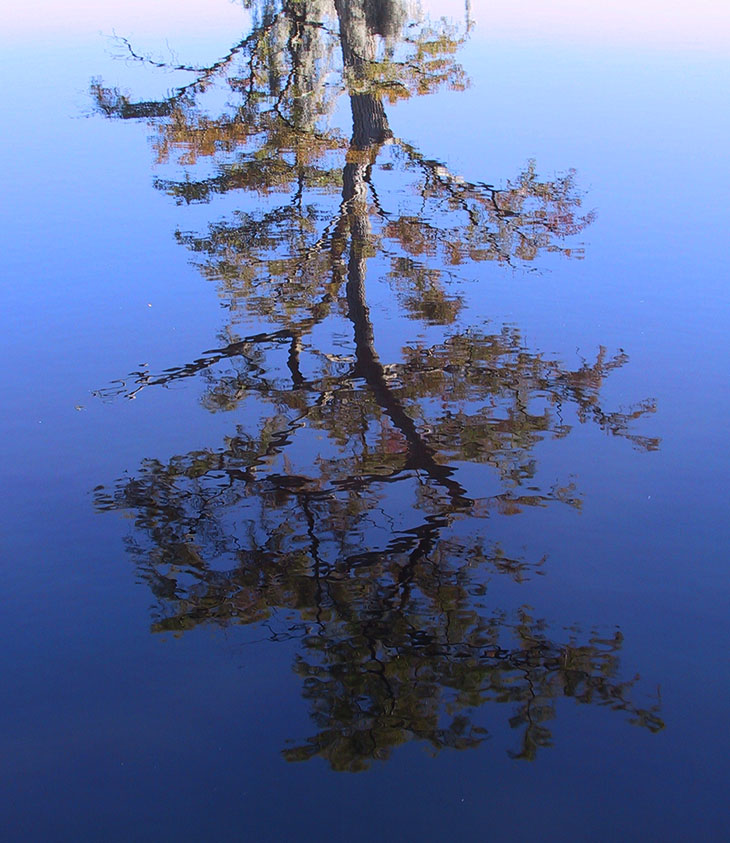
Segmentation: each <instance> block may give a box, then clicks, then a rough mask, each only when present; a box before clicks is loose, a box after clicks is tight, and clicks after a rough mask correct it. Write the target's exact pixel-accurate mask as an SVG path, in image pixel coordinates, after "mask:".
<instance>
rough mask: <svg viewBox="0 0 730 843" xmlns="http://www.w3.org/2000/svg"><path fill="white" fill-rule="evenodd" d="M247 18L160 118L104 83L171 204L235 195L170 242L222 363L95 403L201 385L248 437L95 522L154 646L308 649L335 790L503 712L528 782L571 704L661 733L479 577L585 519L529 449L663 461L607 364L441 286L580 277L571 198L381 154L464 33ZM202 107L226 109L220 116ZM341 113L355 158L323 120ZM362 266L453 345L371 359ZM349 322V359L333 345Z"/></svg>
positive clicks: (310, 683) (146, 485) (142, 477)
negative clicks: (552, 260) (466, 280)
mask: <svg viewBox="0 0 730 843" xmlns="http://www.w3.org/2000/svg"><path fill="white" fill-rule="evenodd" d="M247 5H248V6H250V7H251V8H252V9H253V11H254V18H253V27H252V31H251V34H250V35H248V36H247V37H246V38H245V39H243V40H242V41H241V42H239V43H238V44H237V45H236V46H235V47H234V48H233V49H232V50H231V51H230V52H229V54H228V55H227V56H226V57H224V58H223V59H222V60H220V61H218V62H216V63H215V64H213V65H211V66H210V67H207V68H198V69H195V70H192V69H191V72H193V73H194V80H193V81H192V82H190V83H189V84H187V85H185V86H183V87H181V88H179V89H178V90H176V91H174V92H173V93H172V94H170V95H169V96H167V97H165V98H164V99H161V100H159V101H148V102H133V101H132V100H131V99H130V98H129V97H128V96H126V95H124V94H122V93H120V92H119V91H117V90H114V89H110V88H107V87H104V86H103V84H102V83H101V82H95V83H94V84H93V86H92V92H93V94H94V97H95V101H96V104H97V107H98V109H99V111H101V112H102V113H103V114H105V115H106V116H108V117H116V118H123V119H130V118H131V119H140V118H142V119H146V120H148V121H149V122H150V125H151V128H152V132H153V138H154V147H155V150H156V155H157V158H158V160H159V161H160V162H166V161H170V160H175V161H176V162H177V163H178V164H179V165H181V166H182V167H183V172H184V175H183V176H182V177H180V176H176V177H175V178H167V179H158V181H157V182H156V185H157V187H158V188H160V189H162V190H165V191H166V192H168V193H169V194H170V195H171V196H173V197H175V199H176V200H177V201H179V202H184V203H190V202H208V201H211V199H212V198H213V197H215V196H216V195H220V194H228V193H232V192H238V193H237V195H238V196H240V202H239V203H238V204H239V206H240V209H239V210H236V211H235V212H233V213H232V214H231V215H230V216H229V217H226V218H223V219H222V220H218V221H216V222H213V223H211V224H210V225H209V227H208V230H207V231H206V232H204V233H193V232H178V234H177V237H178V240H179V241H180V242H181V243H182V244H184V245H186V246H187V247H188V248H189V249H191V250H192V252H193V253H194V254H195V255H196V257H197V259H198V260H199V262H200V266H201V269H202V271H203V273H204V274H205V275H206V276H208V277H210V278H211V279H213V280H214V281H215V282H216V283H217V284H218V289H219V292H220V295H221V296H222V298H223V300H224V303H225V305H226V307H227V309H228V311H229V315H230V320H229V324H228V326H227V328H226V330H225V332H224V337H225V340H224V342H223V344H221V345H220V347H218V348H217V349H214V350H211V351H208V352H206V353H205V354H203V355H201V356H199V357H198V358H196V359H194V360H192V361H191V362H188V363H184V364H182V365H180V366H177V367H173V368H170V369H168V370H166V371H165V372H162V373H159V374H152V373H149V372H146V371H145V372H136V373H133V374H132V375H131V376H130V377H129V378H127V379H125V380H124V381H121V382H118V383H116V384H114V385H113V386H112V387H111V388H110V389H108V390H103V391H102V394H104V395H126V396H127V397H135V396H136V395H138V394H139V392H140V390H142V389H144V388H146V387H150V386H155V385H157V386H165V385H169V384H170V383H172V382H174V381H177V380H180V379H183V378H188V377H191V376H194V375H201V376H202V377H203V378H204V380H205V384H206V392H205V396H204V399H203V400H204V404H205V406H207V407H208V409H210V410H211V411H216V410H232V409H234V408H239V409H240V410H241V411H242V414H243V415H242V417H245V418H247V421H246V423H245V424H243V423H242V424H240V425H239V426H238V427H237V429H236V431H235V433H234V434H233V435H231V436H230V437H228V438H227V439H226V440H225V442H224V443H222V445H221V446H220V447H218V448H211V449H206V450H201V451H196V452H192V453H188V454H184V455H180V456H176V457H174V458H172V459H170V460H169V461H167V462H160V461H157V460H148V461H146V462H145V463H143V465H142V466H141V467H140V469H139V471H138V472H137V474H136V476H135V477H133V478H125V479H123V480H122V481H120V482H119V483H118V484H117V486H116V487H115V489H113V490H112V491H111V492H108V491H106V490H104V489H102V488H100V489H98V490H97V494H96V503H97V506H98V507H99V508H100V509H119V510H123V511H126V512H129V513H131V514H132V515H133V517H134V520H135V524H136V527H137V531H136V533H135V536H134V538H131V539H130V540H129V544H130V551H131V552H132V554H133V555H134V557H135V560H136V562H137V565H138V567H139V570H140V573H141V575H142V577H143V579H144V580H145V581H146V582H147V584H148V585H149V587H150V589H151V590H152V592H153V593H154V594H155V595H156V597H157V598H158V603H157V608H156V618H155V621H154V626H153V628H154V629H155V630H159V631H161V630H171V631H174V632H181V631H184V630H187V629H191V628H193V627H195V626H197V625H199V624H201V623H207V622H212V623H219V624H234V623H236V624H253V623H256V624H261V625H263V626H264V627H266V628H267V629H268V630H269V633H270V635H271V637H272V638H273V639H278V638H281V637H287V638H291V637H295V638H297V639H298V640H299V654H298V656H297V659H296V664H295V670H296V672H297V673H298V674H299V675H300V676H301V677H302V680H303V684H304V696H305V698H306V699H307V700H308V701H309V703H310V707H311V713H312V718H313V720H314V723H315V726H316V729H317V732H316V734H315V735H314V736H313V737H311V738H310V739H309V740H307V741H306V742H305V743H303V744H302V745H300V746H297V747H294V748H290V749H288V750H286V752H285V755H286V757H287V758H289V759H290V760H303V759H307V758H311V757H313V756H316V755H320V756H323V757H325V758H326V759H327V760H328V761H329V762H330V764H331V765H332V766H333V767H334V768H335V769H340V770H359V769H363V768H365V767H367V766H368V765H369V764H370V763H371V762H372V761H373V760H374V759H381V758H386V757H388V754H389V752H390V751H391V749H392V748H393V747H395V746H397V745H398V744H401V743H404V742H406V741H409V740H413V739H419V740H425V741H428V742H429V743H430V744H431V745H432V746H433V747H434V748H435V749H440V748H442V747H453V748H465V747H470V746H475V745H477V744H479V743H480V742H481V741H482V740H484V738H485V735H486V732H485V729H484V727H483V726H480V725H479V724H478V712H479V710H480V708H481V707H482V706H483V705H484V704H485V703H486V702H490V701H492V702H500V703H505V704H507V705H508V706H510V710H511V712H512V714H511V719H510V723H511V725H512V726H513V727H514V728H517V729H519V730H520V732H521V739H520V748H519V749H518V750H517V751H516V752H515V755H516V757H520V758H530V759H531V758H534V757H535V753H536V751H537V749H538V747H540V746H545V745H547V744H549V743H550V739H551V733H550V730H549V728H548V726H547V723H548V721H549V719H550V718H551V717H553V716H554V714H555V702H556V699H557V698H558V697H562V696H566V697H572V698H573V699H575V700H576V701H578V702H580V703H594V704H598V705H606V706H609V707H611V708H614V709H619V710H623V711H626V712H629V714H630V716H631V718H632V719H633V720H635V721H636V722H638V723H640V724H642V725H644V726H647V727H648V728H650V729H652V730H656V729H658V728H660V727H661V721H660V720H659V718H658V716H657V714H656V712H655V711H654V710H650V709H642V708H640V707H638V706H637V705H635V704H634V703H632V702H631V700H630V692H631V687H632V685H633V681H627V680H624V679H621V678H620V677H619V663H618V657H617V652H618V650H619V649H620V646H621V639H620V636H618V635H617V636H615V637H610V638H608V639H602V638H601V637H600V636H599V635H598V634H597V633H596V634H593V633H591V634H589V635H588V636H582V637H581V636H580V635H579V634H578V633H577V632H575V631H573V632H572V633H570V634H566V635H562V636H558V638H557V639H554V638H553V634H552V632H551V629H550V627H549V626H548V625H547V624H545V623H544V622H542V621H538V620H536V619H535V618H533V617H532V616H531V615H530V614H529V613H528V611H527V610H526V609H523V610H521V611H520V612H518V613H517V615H509V614H508V613H504V612H498V611H494V609H489V608H488V607H487V606H486V605H485V602H484V601H485V597H486V584H485V583H486V580H485V572H487V571H499V572H503V573H506V574H508V575H510V576H512V577H513V578H515V579H518V580H519V579H521V578H524V577H525V576H527V575H528V574H529V572H530V571H531V570H535V569H536V568H539V566H541V564H542V562H543V560H541V559H538V560H528V559H524V558H513V557H511V556H510V555H509V554H507V553H506V552H505V551H504V550H503V548H502V547H501V546H500V545H499V544H498V543H495V542H494V541H493V540H491V539H489V538H488V537H487V536H486V535H485V527H484V525H485V524H486V523H487V520H486V519H487V518H488V517H489V516H490V515H494V514H503V515H512V514H516V513H519V512H520V511H522V509H523V508H525V507H527V506H546V505H549V504H551V503H563V504H567V505H569V506H574V507H579V506H580V497H579V495H578V493H577V491H576V490H575V489H574V488H573V486H572V485H571V484H566V483H562V484H561V483H557V482H554V483H552V484H548V485H546V484H545V482H544V481H543V480H542V479H541V478H540V476H539V472H538V471H537V462H536V458H535V456H534V450H535V447H536V446H537V445H538V444H539V443H541V442H543V441H545V440H547V439H559V438H563V437H565V436H567V435H568V434H569V433H570V430H571V423H570V422H569V421H568V418H573V419H575V421H576V422H589V423H593V424H596V425H598V426H599V427H600V428H601V429H602V430H604V431H605V432H606V433H608V434H610V435H612V436H615V437H619V438H623V439H628V440H630V441H631V442H632V443H633V444H634V445H635V446H636V447H638V448H640V449H644V450H645V449H653V448H656V447H657V445H658V442H657V440H655V439H651V438H647V437H642V436H639V435H637V434H636V433H635V432H634V431H633V428H632V422H633V421H634V420H635V419H637V418H638V417H640V416H642V415H644V414H646V413H648V412H651V411H652V410H653V405H652V403H651V402H644V403H641V404H639V405H638V406H636V407H632V408H629V409H626V410H609V409H607V408H606V407H605V406H604V403H603V400H602V398H601V387H602V384H603V381H604V379H605V378H606V377H607V376H608V375H609V374H610V373H611V371H613V370H614V369H616V368H618V367H620V366H622V365H623V364H624V363H625V362H626V359H627V358H626V356H625V354H623V353H619V354H617V355H613V356H611V355H609V354H608V353H607V352H606V350H605V349H603V348H601V349H600V350H599V352H598V353H597V356H596V359H595V361H594V362H592V363H589V362H587V361H586V362H583V363H582V364H581V365H580V366H579V367H578V368H575V369H571V368H569V367H567V366H566V365H565V364H564V363H562V362H561V361H559V360H556V359H552V358H548V357H546V356H545V355H543V354H541V353H539V352H535V351H531V350H529V349H528V348H526V347H525V344H524V342H523V341H522V338H521V336H520V334H519V332H518V331H516V330H514V329H506V328H505V329H503V330H501V331H497V332H495V333H489V332H487V331H485V330H475V329H469V328H466V327H464V325H462V324H461V322H460V319H459V310H460V307H461V304H462V302H461V299H460V297H459V296H458V295H455V294H453V293H452V292H450V289H449V282H450V279H451V278H452V277H454V276H458V275H459V273H460V272H461V271H463V269H464V268H465V267H467V268H468V267H469V266H470V265H472V264H473V263H474V262H477V261H485V260H495V261H498V262H502V263H505V264H510V265H516V264H520V263H521V264H525V263H529V262H530V261H532V260H533V259H535V258H536V256H537V255H538V254H539V253H541V252H558V253H562V254H564V255H568V256H569V255H570V254H571V253H573V252H574V251H575V250H574V249H573V248H571V247H570V246H569V245H567V243H568V242H570V241H569V240H568V239H567V238H569V237H570V236H572V235H575V234H577V233H578V232H579V231H580V230H581V229H582V228H583V227H584V226H585V225H586V224H587V223H588V222H590V218H591V217H590V215H580V213H579V208H580V197H579V196H578V194H577V192H576V189H575V184H574V176H573V174H572V173H571V174H568V175H566V176H563V177H559V178H556V179H554V180H552V181H541V180H540V179H539V177H538V175H537V172H536V169H535V167H534V165H532V164H530V165H529V166H528V167H527V168H526V169H525V170H524V171H523V172H522V173H520V174H519V175H518V177H517V178H516V179H514V180H512V181H510V182H507V184H506V186H504V187H502V188H499V189H498V188H495V187H493V186H491V185H488V184H486V183H483V182H469V181H467V180H465V179H463V178H461V177H459V176H457V175H455V174H453V173H452V172H451V171H450V170H449V169H448V168H447V166H446V165H445V164H443V163H441V162H439V161H438V160H436V159H432V158H429V157H427V156H425V155H423V154H422V153H421V152H420V151H418V150H417V149H416V148H415V147H413V146H412V145H411V144H409V143H407V142H405V141H401V140H398V139H397V138H395V137H394V136H393V134H392V132H391V130H390V128H389V125H388V120H387V116H386V111H385V105H386V103H387V102H393V101H395V100H398V99H401V98H405V97H410V96H413V95H417V94H423V93H428V92H430V91H433V90H435V89H436V88H437V87H439V86H440V85H450V86H451V87H459V86H463V85H464V84H465V81H466V80H465V77H464V74H463V71H462V70H461V68H460V67H459V66H458V64H457V63H456V61H455V58H454V54H455V52H456V50H457V48H458V46H459V45H460V43H461V42H462V41H463V39H464V37H465V32H464V31H461V32H459V31H458V30H457V29H455V28H452V27H450V26H448V25H447V24H445V23H441V24H439V25H436V26H434V25H433V24H432V23H430V22H428V21H423V20H420V21H417V20H415V19H414V17H413V16H412V15H410V14H409V13H408V10H407V9H406V6H405V4H404V3H402V2H400V0H381V2H377V0H356V2H344V0H335V2H334V3H329V2H318V1H317V0H312V1H310V0H297V1H295V0H291V2H281V3H276V2H260V3H253V2H252V3H248V4H247ZM133 55H134V54H133ZM338 55H339V59H338ZM216 85H222V86H223V87H224V88H225V89H226V91H227V92H228V93H229V94H233V95H235V98H236V103H235V105H234V106H227V107H226V108H224V109H223V110H222V111H220V109H219V111H218V113H211V111H210V108H209V107H206V104H205V103H206V97H207V96H208V95H209V94H210V93H211V91H212V89H213V88H214V87H215V86H216ZM342 91H344V92H345V93H346V95H347V97H348V98H349V103H350V111H351V114H352V133H351V136H350V139H349V141H348V140H346V139H345V138H344V137H343V136H342V134H341V133H340V132H338V131H337V130H336V129H335V128H332V125H331V123H330V121H329V120H328V118H329V116H330V115H331V114H332V112H333V110H334V108H335V102H336V99H337V97H338V96H339V94H340V93H341V92H342ZM219 101H220V98H218V99H217V100H216V99H215V97H214V98H213V102H214V103H215V102H219ZM376 170H377V176H378V178H377V179H376V177H375V176H376ZM370 259H373V262H377V263H378V267H379V269H380V272H381V275H382V276H383V277H385V278H386V279H387V280H388V281H389V282H390V283H391V284H392V285H393V287H394V288H395V290H396V291H397V294H398V296H399V300H400V302H401V304H402V306H403V310H404V313H405V314H406V315H408V316H409V318H413V319H418V320H421V321H423V322H425V323H429V324H431V325H439V326H442V327H441V331H442V334H441V338H440V339H439V340H438V341H437V342H431V343H427V342H426V341H425V340H423V341H419V342H416V343H412V344H410V345H407V346H405V347H404V348H403V349H402V354H401V358H400V359H399V360H396V361H393V362H388V363H383V362H382V361H381V358H380V355H379V353H378V351H377V349H376V343H375V330H374V327H373V324H372V320H371V317H370V310H369V304H368V297H367V293H366V269H367V264H368V261H369V260H370ZM343 320H347V321H348V322H349V324H350V331H351V335H352V341H351V343H350V345H349V348H346V349H344V351H343V349H342V348H341V342H340V343H339V345H338V344H336V343H334V342H333V341H332V336H333V332H335V331H337V330H338V329H339V327H341V326H342V325H343V324H344V322H343ZM251 323H253V324H255V325H256V330H255V331H251V332H248V333H243V334H242V333H241V324H251ZM328 324H332V326H333V327H332V328H331V329H330V334H329V341H330V342H331V344H330V345H327V344H326V342H325V343H324V347H321V346H322V345H323V341H322V337H323V336H325V334H324V333H323V332H322V328H323V327H324V326H327V325H328ZM338 326H339V327H338ZM315 329H317V330H318V333H316V336H317V337H318V338H319V339H318V341H317V343H315V340H314V337H315ZM305 358H306V359H305ZM475 463H481V464H484V466H485V471H489V472H490V473H491V476H492V478H493V481H494V483H495V484H496V486H495V489H494V490H493V491H492V492H491V493H489V494H485V493H480V492H477V491H475V490H473V489H469V488H467V485H468V484H467V481H466V479H465V472H464V471H463V470H462V469H463V467H464V466H467V465H469V464H475ZM282 616H285V618H286V621H285V622H284V623H283V626H282V621H281V618H282Z"/></svg>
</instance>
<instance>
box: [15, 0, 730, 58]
mask: <svg viewBox="0 0 730 843" xmlns="http://www.w3.org/2000/svg"><path fill="white" fill-rule="evenodd" d="M422 5H423V6H424V8H426V9H427V10H428V11H429V12H430V13H431V14H432V15H436V16H440V15H442V14H446V15H448V16H453V17H459V18H462V17H463V10H464V0H422ZM471 7H472V17H473V18H474V19H475V20H476V22H477V29H476V31H475V33H474V37H475V38H490V37H494V36H496V37H500V38H508V39H515V40H516V39H519V40H528V41H551V42H553V43H555V42H557V43H574V44H584V45H601V46H606V47H612V46H615V47H648V48H659V49H665V48H667V49H676V48H686V47H691V48H696V49H704V50H709V51H712V52H724V53H726V54H728V55H729V56H730V0H603V1H602V2H599V0H502V2H497V0H471ZM201 11H202V13H201ZM244 20H245V18H244V15H243V13H242V10H241V7H240V6H239V5H236V4H235V3H233V2H231V0H26V2H23V3H12V4H7V5H6V8H5V9H4V10H3V27H2V29H3V32H2V36H0V37H2V38H3V40H7V39H8V38H12V39H17V38H22V39H27V38H29V37H33V36H38V35H53V36H59V35H62V34H67V35H72V36H78V35H91V34H94V33H96V32H103V33H104V34H109V33H111V32H112V30H115V31H116V32H117V33H118V34H121V35H124V34H144V35H145V36H150V37H159V38H166V37H167V38H175V37H187V38H189V37H192V36H195V35H196V34H200V35H201V36H205V37H210V36H217V35H219V34H220V36H221V37H225V36H226V35H227V34H228V33H229V32H230V31H231V30H233V31H235V32H240V31H241V30H242V28H243V27H242V22H243V21H244Z"/></svg>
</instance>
